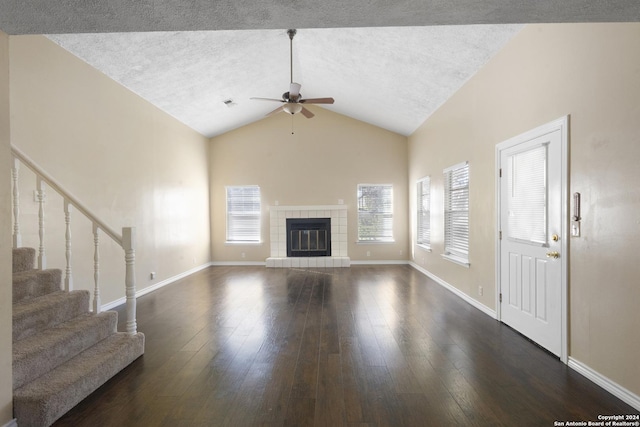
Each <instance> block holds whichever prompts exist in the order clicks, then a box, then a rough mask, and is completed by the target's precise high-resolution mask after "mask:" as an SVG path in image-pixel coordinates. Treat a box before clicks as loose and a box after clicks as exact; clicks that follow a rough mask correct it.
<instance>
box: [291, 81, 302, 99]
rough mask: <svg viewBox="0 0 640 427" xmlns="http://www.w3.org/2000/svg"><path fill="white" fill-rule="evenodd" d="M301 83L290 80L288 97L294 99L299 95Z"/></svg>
mask: <svg viewBox="0 0 640 427" xmlns="http://www.w3.org/2000/svg"><path fill="white" fill-rule="evenodd" d="M301 87H302V85H301V84H300V83H294V82H291V84H290V85H289V97H290V98H292V99H296V98H297V97H298V95H300V88H301Z"/></svg>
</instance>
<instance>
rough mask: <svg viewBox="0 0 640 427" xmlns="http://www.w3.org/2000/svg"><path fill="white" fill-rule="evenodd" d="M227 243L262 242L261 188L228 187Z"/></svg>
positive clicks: (248, 186) (250, 186)
mask: <svg viewBox="0 0 640 427" xmlns="http://www.w3.org/2000/svg"><path fill="white" fill-rule="evenodd" d="M226 189H227V241H228V242H259V241H260V208H261V205H260V187H258V186H257V185H246V186H234V187H226Z"/></svg>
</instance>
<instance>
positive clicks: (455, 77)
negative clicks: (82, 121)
mask: <svg viewBox="0 0 640 427" xmlns="http://www.w3.org/2000/svg"><path fill="white" fill-rule="evenodd" d="M518 28H519V26H458V27H454V26H441V27H399V28H398V27H391V28H387V27H385V28H350V29H309V30H299V31H298V34H297V35H296V37H295V39H294V64H293V67H294V81H296V82H298V83H300V84H302V90H301V93H302V95H303V96H304V97H306V98H318V97H326V96H331V97H333V98H335V100H336V101H335V104H333V105H328V106H324V107H325V108H327V109H329V110H332V111H335V112H337V113H341V114H344V115H346V116H349V117H352V118H355V119H358V120H362V121H365V122H368V123H371V124H374V125H376V126H379V127H382V128H385V129H388V130H391V131H393V132H396V133H400V134H403V135H409V134H411V133H412V132H413V131H414V130H415V129H416V128H417V127H418V126H419V125H420V124H421V123H422V122H423V121H424V120H425V118H426V117H427V116H428V115H429V114H431V113H432V112H433V111H434V110H435V109H436V108H437V107H439V106H440V105H441V104H442V103H443V102H444V101H446V100H447V98H448V97H449V96H450V95H451V94H452V93H453V92H455V91H456V90H457V89H458V88H459V87H460V86H461V85H462V84H463V83H464V82H465V81H466V80H467V79H468V78H469V77H470V76H471V75H472V74H473V73H474V72H475V71H476V70H477V69H478V68H479V67H480V66H482V65H483V64H484V63H486V62H487V60H488V59H489V58H490V57H491V55H493V54H494V52H495V51H496V50H498V49H499V48H500V47H502V45H503V44H504V43H505V42H506V41H507V40H508V39H509V38H510V37H511V36H512V35H513V34H514V32H515V31H517V30H518ZM49 37H50V38H51V39H52V40H54V41H55V42H56V43H59V44H60V45H61V46H63V47H64V48H65V49H67V50H69V51H71V52H72V53H74V54H75V55H77V56H79V57H80V58H82V59H83V60H85V61H86V62H88V63H89V64H91V65H93V66H94V67H96V68H98V69H99V70H101V71H103V72H104V73H105V74H107V75H108V76H110V77H111V78H113V79H114V80H116V81H118V82H119V83H121V84H122V85H124V86H126V87H127V88H129V89H131V90H132V91H133V92H135V93H137V94H139V95H140V96H142V97H143V98H145V99H147V100H148V101H150V102H151V103H153V104H155V105H156V106H158V107H159V108H161V109H163V110H164V111H166V112H168V113H169V114H171V115H173V116H174V117H176V118H177V119H179V120H180V121H182V122H184V123H185V124H187V125H188V126H190V127H191V128H193V129H195V130H197V131H198V132H200V133H202V134H203V135H207V136H214V135H218V134H221V133H224V132H226V131H229V130H231V129H234V128H237V127H240V126H243V125H245V124H247V123H250V122H253V121H255V120H259V119H261V118H263V117H264V115H265V114H266V113H267V112H269V111H271V110H273V109H275V108H277V107H278V106H279V105H280V104H278V103H268V102H261V101H255V100H250V99H249V98H250V97H267V98H280V97H281V95H282V94H283V93H284V92H286V91H288V90H289V80H290V67H289V38H288V36H287V34H286V32H285V30H251V31H204V32H177V33H168V32H159V33H157V32H154V33H109V34H71V35H57V36H49ZM228 99H231V100H233V104H234V105H233V106H232V107H228V106H226V105H225V104H224V102H223V101H225V100H228ZM313 108H320V107H310V109H311V110H313ZM299 120H306V119H305V118H303V117H302V116H300V119H299Z"/></svg>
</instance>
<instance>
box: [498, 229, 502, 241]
mask: <svg viewBox="0 0 640 427" xmlns="http://www.w3.org/2000/svg"><path fill="white" fill-rule="evenodd" d="M498 238H499V239H500V240H502V230H500V231H498Z"/></svg>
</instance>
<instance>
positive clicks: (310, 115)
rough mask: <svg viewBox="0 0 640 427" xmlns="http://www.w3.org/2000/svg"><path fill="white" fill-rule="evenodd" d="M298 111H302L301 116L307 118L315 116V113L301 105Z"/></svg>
mask: <svg viewBox="0 0 640 427" xmlns="http://www.w3.org/2000/svg"><path fill="white" fill-rule="evenodd" d="M300 112H301V113H302V115H303V116H305V117H306V118H307V119H310V118H311V117H313V116H315V114H313V113H312V112H311V111H309V110H307V109H306V108H304V107H302V110H300Z"/></svg>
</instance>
